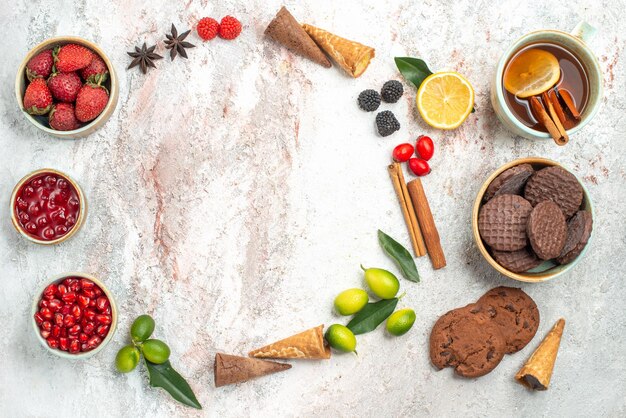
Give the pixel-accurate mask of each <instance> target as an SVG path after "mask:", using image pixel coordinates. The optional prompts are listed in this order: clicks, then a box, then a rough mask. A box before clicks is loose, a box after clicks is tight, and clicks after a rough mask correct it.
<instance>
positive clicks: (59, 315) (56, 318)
mask: <svg viewBox="0 0 626 418" xmlns="http://www.w3.org/2000/svg"><path fill="white" fill-rule="evenodd" d="M54 323H55V324H57V325H63V314H62V313H55V314H54Z"/></svg>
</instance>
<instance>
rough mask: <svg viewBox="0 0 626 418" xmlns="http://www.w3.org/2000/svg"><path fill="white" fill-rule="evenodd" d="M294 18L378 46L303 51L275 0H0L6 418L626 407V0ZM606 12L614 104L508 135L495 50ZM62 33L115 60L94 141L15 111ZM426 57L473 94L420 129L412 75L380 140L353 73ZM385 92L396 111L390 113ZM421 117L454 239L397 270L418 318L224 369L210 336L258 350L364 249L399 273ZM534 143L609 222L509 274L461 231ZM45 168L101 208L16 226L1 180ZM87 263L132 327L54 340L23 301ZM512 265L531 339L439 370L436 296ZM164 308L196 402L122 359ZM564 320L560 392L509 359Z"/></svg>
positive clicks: (602, 42)
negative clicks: (282, 31) (23, 233)
mask: <svg viewBox="0 0 626 418" xmlns="http://www.w3.org/2000/svg"><path fill="white" fill-rule="evenodd" d="M286 4H287V6H288V7H289V8H290V9H291V11H292V12H293V13H294V15H295V16H296V17H297V18H299V19H300V20H301V21H305V22H307V23H311V24H314V25H319V26H320V27H323V28H328V29H331V30H333V31H334V32H335V33H338V34H340V35H344V36H346V37H349V38H353V39H356V40H359V41H362V42H364V43H367V44H369V45H372V46H374V47H375V48H376V55H377V57H376V59H375V60H374V61H373V63H372V65H371V67H370V69H369V70H368V71H367V72H366V73H365V74H364V75H363V77H361V78H360V79H358V80H353V79H350V78H347V77H345V76H344V75H342V74H341V72H340V71H339V70H337V69H330V70H325V69H323V68H321V67H319V66H316V65H315V64H313V63H311V62H309V61H306V60H304V59H301V58H298V57H295V56H293V55H292V54H290V53H288V52H287V51H286V50H285V49H283V48H281V47H278V46H277V45H275V44H274V43H272V42H270V41H268V40H267V39H266V38H265V37H264V36H263V30H264V28H265V26H266V25H267V23H268V22H269V21H270V20H271V18H272V17H273V15H274V14H275V12H276V11H277V10H278V8H279V7H280V5H281V2H279V1H277V0H270V1H262V0H252V1H241V2H237V1H234V0H228V1H222V2H211V1H206V0H204V1H191V0H189V1H186V2H179V1H166V0H157V1H150V2H140V1H134V2H130V1H124V0H115V1H107V0H99V1H96V0H82V1H63V0H58V1H54V2H53V1H37V0H28V1H26V0H17V1H9V0H1V1H0V6H1V7H0V22H1V23H2V24H1V25H0V37H1V38H2V39H4V48H3V51H2V65H1V66H0V93H1V99H0V149H1V150H2V151H1V152H0V207H1V208H4V210H3V212H2V215H1V216H0V272H1V276H2V284H1V285H0V317H1V318H2V333H3V337H2V338H1V339H0V353H1V357H2V366H1V367H0V406H1V409H0V416H6V417H44V416H70V415H71V416H99V417H105V416H111V417H120V416H150V417H154V416H159V417H161V416H216V417H217V416H220V417H221V416H234V417H235V416H236V417H240V416H268V417H274V416H302V417H308V416H342V417H344V416H345V417H357V416H359V417H364V416H389V417H402V416H426V415H432V416H458V415H462V414H465V415H469V416H568V417H571V416H581V417H588V416H624V415H626V398H625V397H624V393H626V362H625V361H624V358H625V357H626V316H625V315H624V306H625V303H624V300H625V299H626V284H625V283H626V282H625V281H624V271H625V270H626V261H625V258H624V255H625V253H626V220H625V219H626V217H625V211H624V205H625V203H624V202H625V201H626V187H625V186H624V184H625V182H626V165H625V163H624V158H625V157H626V141H625V139H624V138H625V137H626V117H625V114H626V88H625V87H626V85H625V80H626V78H625V75H624V74H625V70H626V68H625V66H624V57H625V55H624V54H625V52H624V49H625V47H626V31H625V30H624V26H623V25H624V21H625V19H626V13H625V10H626V2H624V1H623V0H604V1H591V0H589V1H578V0H571V1H567V2H552V1H535V0H533V1H519V0H505V1H499V2H493V1H484V0H480V1H472V0H462V1H457V2H449V1H443V0H442V1H433V0H430V1H429V0H427V1H423V2H413V1H408V0H403V1H391V0H387V1H370V0H359V1H357V0H344V1H340V2H339V1H334V2H331V1H315V2H306V4H305V2H296V1H287V2H286ZM226 14H233V15H235V16H237V17H238V18H240V19H241V21H242V22H243V23H244V30H243V33H242V35H241V36H240V38H238V39H237V40H236V41H234V42H225V41H221V40H215V41H213V42H210V43H206V44H203V43H202V42H201V41H200V40H199V39H198V38H197V36H196V35H195V34H194V35H193V36H191V37H190V40H191V41H192V42H194V43H196V44H197V45H198V47H197V48H195V49H193V50H190V51H189V60H182V59H176V60H175V61H174V62H173V63H172V62H169V59H167V60H166V59H164V60H162V61H160V62H158V67H159V68H158V69H157V70H151V71H150V72H149V74H148V75H147V76H144V75H142V74H141V73H140V72H139V71H137V69H134V70H132V71H126V69H125V68H126V66H127V65H128V63H129V62H130V61H129V58H128V56H127V55H126V51H128V50H131V49H132V48H133V47H134V46H135V45H140V44H141V43H143V42H144V41H146V42H148V43H149V44H150V43H154V42H156V41H158V49H157V50H158V52H160V53H162V54H163V55H165V54H164V52H166V51H164V46H163V43H162V39H163V38H164V34H165V33H166V32H167V31H168V30H169V27H170V24H171V23H172V22H173V23H175V24H176V25H177V26H178V28H179V29H180V30H184V29H187V28H188V27H191V26H192V25H194V24H195V22H197V20H198V19H199V18H201V17H203V16H206V15H209V16H214V17H216V18H218V19H219V18H220V17H221V16H224V15H226ZM581 19H583V20H586V21H588V22H589V23H591V24H592V25H594V26H597V27H598V28H599V32H598V34H597V36H596V38H595V39H594V40H593V41H592V42H591V46H592V48H593V49H594V50H595V51H596V52H597V55H598V58H599V61H600V65H601V67H602V70H603V72H604V77H605V98H604V100H603V105H602V109H601V111H600V113H599V114H598V115H597V117H596V118H595V120H593V121H592V122H591V123H590V124H589V125H588V126H587V127H586V128H585V129H584V130H583V131H582V132H581V133H579V134H578V135H576V136H575V137H573V138H572V140H571V143H570V144H569V145H567V146H566V147H563V148H557V147H556V146H555V145H553V144H552V143H551V142H548V141H546V142H537V141H535V142H533V141H529V140H526V139H522V138H519V137H513V136H512V135H511V134H509V133H508V132H506V131H505V130H504V129H503V127H502V126H501V125H500V123H499V122H498V121H497V119H496V117H495V115H494V113H493V111H492V110H491V106H490V103H489V82H490V78H491V77H492V75H493V72H494V67H495V63H496V61H497V59H498V58H499V56H500V53H501V52H502V51H503V50H504V49H505V47H506V46H507V45H508V44H509V43H510V42H512V41H513V40H514V39H516V38H517V37H519V36H521V35H523V34H524V33H526V32H529V31H532V30H536V29H543V28H555V29H562V30H570V29H572V28H573V27H574V26H575V24H576V23H577V22H578V21H579V20H581ZM55 35H78V36H82V37H84V38H87V39H90V40H92V41H95V42H96V43H98V44H99V45H100V46H101V47H102V48H103V49H104V50H105V51H106V52H107V53H108V54H109V56H110V57H111V59H112V61H113V62H114V65H115V67H116V69H117V73H118V76H119V79H120V100H119V105H118V108H117V110H116V111H115V113H114V114H113V116H112V117H111V119H110V120H109V122H108V123H107V124H106V126H105V127H104V128H103V129H101V130H99V131H97V132H96V133H95V134H93V135H91V136H90V137H88V138H86V139H82V140H77V141H63V140H58V139H55V138H52V137H49V136H46V135H44V134H42V133H40V132H38V131H37V130H36V129H34V128H33V127H32V126H31V125H30V124H29V123H28V122H27V121H26V120H25V118H24V117H23V116H22V114H21V111H20V110H19V109H18V108H17V106H16V101H15V97H14V93H13V83H14V79H15V72H16V69H17V67H18V65H19V63H20V61H21V60H22V57H23V56H24V55H25V54H26V52H27V51H28V50H29V49H30V48H31V47H33V46H34V45H36V44H37V43H39V42H41V41H43V40H44V39H46V38H48V37H51V36H55ZM398 55H409V56H419V57H423V58H425V59H426V60H427V61H428V63H429V64H430V66H431V68H433V69H438V70H441V69H452V70H457V71H460V72H462V73H463V74H464V75H466V76H467V77H468V78H469V80H471V82H472V83H473V85H474V87H475V89H476V93H477V95H476V105H477V109H478V111H477V112H476V113H475V114H474V115H472V116H471V117H470V118H469V120H468V121H467V122H466V123H465V124H464V125H463V126H462V127H461V128H460V129H458V130H456V131H454V132H449V133H443V132H439V131H435V130H432V129H430V128H428V127H427V126H425V125H424V123H423V122H422V121H421V120H419V119H418V118H415V117H414V115H415V113H416V110H415V106H414V104H413V97H414V90H413V89H412V88H410V87H409V86H408V85H407V86H406V87H407V91H408V94H406V95H405V96H404V99H403V100H402V101H401V103H399V104H397V105H394V106H389V107H388V108H390V109H392V110H393V111H394V112H395V113H396V115H397V116H398V118H399V120H400V122H401V124H402V130H401V131H400V132H398V133H396V134H395V135H394V136H392V137H389V138H380V137H377V136H376V135H375V134H374V126H373V115H372V114H366V113H364V112H361V111H360V110H358V109H357V107H356V104H355V99H356V96H357V95H358V93H359V92H360V91H361V90H363V89H365V88H379V87H380V85H382V83H383V82H384V81H386V80H388V79H390V78H399V75H398V74H397V71H396V69H395V67H394V63H393V59H392V58H393V57H394V56H398ZM386 108H387V107H386ZM421 133H428V134H430V135H432V137H433V138H434V140H435V141H436V143H437V150H436V154H435V157H434V159H433V160H432V165H433V173H432V174H431V175H430V176H428V177H427V178H426V179H424V185H425V188H426V192H427V194H428V195H429V197H430V203H431V206H432V208H433V210H434V213H435V217H436V220H437V222H438V224H439V227H440V233H441V236H442V241H443V246H444V249H445V251H446V255H447V258H448V266H447V267H446V268H445V269H444V270H440V271H436V272H435V271H433V270H432V269H431V267H430V263H429V262H428V260H427V259H426V258H424V259H419V260H417V264H418V268H419V270H420V272H421V275H422V282H421V283H419V284H413V283H410V282H407V281H405V280H403V281H402V282H401V283H402V287H403V290H405V291H406V293H407V294H406V297H405V298H404V299H403V300H402V302H401V305H402V306H405V307H412V308H414V309H415V310H416V312H417V317H418V320H417V322H416V324H415V327H414V328H413V329H412V331H411V332H410V333H409V334H407V335H406V336H404V337H401V338H390V337H388V336H386V335H385V333H384V332H382V331H381V330H378V332H373V333H370V334H367V335H364V336H361V337H359V340H358V341H359V347H358V348H359V356H358V357H355V356H352V355H335V356H333V358H332V359H331V360H330V361H324V362H308V363H307V362H293V366H294V367H293V368H292V369H291V370H289V371H288V372H286V373H281V374H278V375H274V376H271V377H268V378H264V379H260V380H257V381H254V382H248V383H246V384H242V385H238V386H230V387H225V388H220V389H215V388H214V385H213V371H212V369H213V355H214V353H215V351H216V350H224V351H225V352H228V353H233V354H244V353H246V352H247V351H248V350H249V349H252V348H255V347H257V346H259V345H262V344H263V343H265V342H270V341H271V340H273V339H276V338H279V337H284V336H287V335H290V334H292V333H295V332H299V331H301V330H303V329H306V328H308V327H312V326H316V325H318V324H321V323H325V324H327V325H329V324H331V323H334V322H342V321H343V319H342V318H338V317H336V316H334V315H333V313H332V311H331V305H332V300H333V297H334V296H335V294H336V293H338V292H339V291H341V290H343V289H345V288H349V287H355V286H359V285H360V284H361V280H362V276H361V272H360V269H359V264H360V263H364V264H366V265H369V266H380V267H386V268H393V265H392V263H391V262H390V261H389V260H388V259H387V258H386V257H385V255H384V254H383V253H382V252H381V250H380V248H379V246H378V243H377V240H376V234H375V233H376V230H377V229H378V228H381V229H383V230H385V231H387V232H389V233H390V234H391V235H393V236H395V237H397V238H398V239H399V240H401V241H402V242H404V243H408V236H407V233H406V229H405V227H404V223H403V220H402V218H401V215H400V212H399V208H398V205H397V203H396V202H395V200H394V199H395V196H394V193H393V190H392V188H391V185H390V182H389V179H388V176H387V173H386V170H385V165H386V164H387V162H388V158H389V153H390V151H391V149H392V148H393V146H394V145H395V144H397V143H400V142H403V141H405V140H409V139H412V138H415V137H416V136H417V135H418V134H421ZM531 155H536V156H544V157H548V158H552V159H555V160H557V161H559V162H562V163H564V164H566V165H567V166H569V167H571V168H572V169H573V171H574V172H575V173H576V174H578V175H579V176H580V177H581V178H582V179H583V181H584V182H585V185H586V186H587V187H588V188H589V190H590V192H591V195H592V196H593V200H594V202H595V207H596V218H595V241H594V242H593V246H592V247H591V248H590V250H589V251H588V253H587V256H586V257H585V259H584V260H583V261H582V262H580V263H579V264H578V265H577V266H576V267H575V268H574V269H573V270H572V271H571V273H570V274H568V275H567V276H566V277H561V278H559V279H557V280H554V281H552V282H549V283H545V284H540V285H529V284H520V283H515V282H512V281H509V280H508V279H506V278H505V277H503V276H500V275H499V274H498V273H496V272H495V271H494V270H492V269H491V268H490V267H489V266H488V265H487V263H486V262H485V261H484V260H483V259H482V258H481V256H480V255H479V252H478V250H477V248H476V246H475V244H474V242H473V239H472V234H471V229H470V210H471V206H472V202H473V199H474V196H475V193H476V192H477V190H478V188H479V187H480V185H481V183H482V181H483V180H484V179H485V178H486V176H487V175H488V174H489V173H491V172H492V171H493V170H494V169H496V168H497V167H498V166H500V165H501V164H503V163H506V162H508V161H510V160H512V159H514V158H518V157H525V156H531ZM42 167H53V168H57V169H60V170H62V171H66V172H67V173H69V174H71V175H72V176H73V177H74V178H75V179H76V180H77V181H78V182H79V183H80V184H81V185H82V187H83V189H84V191H85V193H86V195H87V199H88V200H89V203H90V213H89V217H88V219H87V222H86V224H85V226H84V228H83V229H82V230H81V231H80V233H79V234H77V235H76V236H75V237H73V238H72V239H71V240H69V241H68V242H66V243H63V244H62V245H58V246H54V247H42V246H37V245H34V244H31V243H29V242H27V241H26V240H24V239H23V238H22V237H20V236H19V235H18V234H17V233H16V232H15V231H14V230H13V227H12V226H11V222H10V220H9V212H8V210H7V209H8V206H9V196H10V193H11V190H12V188H13V186H14V185H15V183H16V182H17V181H18V180H19V179H20V178H21V177H22V176H23V175H25V174H26V173H28V172H30V171H32V170H34V169H38V168H42ZM73 270H74V271H76V270H78V271H85V272H89V273H92V274H94V275H97V276H98V277H100V278H101V279H102V280H103V281H104V282H105V283H106V284H107V285H108V286H109V287H110V289H111V290H112V291H113V293H114V294H115V295H116V300H117V303H118V305H119V307H120V321H119V330H118V332H117V334H116V335H115V337H114V339H113V341H112V342H111V344H110V345H109V346H108V347H107V348H106V349H105V350H104V351H103V352H101V353H100V354H99V355H98V356H96V357H95V358H93V359H91V360H89V361H86V362H70V361H66V360H63V359H60V358H56V357H54V356H52V355H50V354H48V353H46V352H45V351H44V349H43V348H42V347H40V346H39V344H38V342H37V341H36V340H35V336H34V333H33V330H32V329H31V325H30V322H29V313H28V312H29V308H30V305H31V300H32V298H33V296H34V292H35V290H36V288H38V287H39V286H41V285H42V284H43V283H44V282H46V281H47V280H48V279H49V278H51V277H52V276H55V275H57V274H59V273H62V272H67V271H73ZM498 285H521V287H522V288H523V289H524V290H525V291H527V292H528V293H529V294H530V295H531V296H532V297H533V298H534V299H535V300H536V302H537V304H538V306H539V307H540V310H541V317H542V322H541V325H540V327H539V331H538V334H537V335H538V336H537V337H536V338H535V340H533V341H532V342H531V343H530V344H529V345H528V346H527V347H526V348H525V349H524V350H522V351H521V352H520V353H518V354H515V355H512V356H507V357H506V358H505V359H504V360H503V361H502V363H501V364H500V366H499V367H498V368H497V369H496V370H495V371H494V372H492V373H491V374H489V375H487V376H485V377H482V378H480V379H476V380H467V379H461V378H458V377H455V376H453V373H452V372H451V370H444V371H441V372H436V371H435V369H434V368H433V367H432V366H431V364H430V362H429V359H428V335H429V332H430V329H431V327H432V324H433V323H434V321H435V320H436V318H437V317H438V316H440V315H441V314H443V313H444V312H446V311H447V310H449V309H452V308H455V307H458V306H462V305H465V304H467V303H470V302H472V301H474V300H475V299H477V298H478V297H479V296H480V295H481V294H482V293H483V292H484V291H486V290H487V289H489V288H491V287H494V286H498ZM144 312H147V313H150V314H151V315H153V316H154V317H155V319H156V322H157V331H156V333H157V335H158V336H159V337H161V338H162V339H164V340H166V341H167V342H168V343H169V344H170V346H171V348H172V352H173V354H172V362H173V363H174V365H175V366H176V367H177V368H178V370H179V371H180V372H181V373H182V374H183V375H184V376H186V377H187V378H188V380H189V382H190V383H191V385H192V387H193V389H194V390H195V392H196V394H197V396H198V399H199V400H200V402H201V403H202V404H203V406H204V409H203V411H199V412H196V411H195V410H192V409H190V408H186V407H184V406H181V405H179V404H177V403H176V402H174V401H172V400H171V399H170V398H169V396H168V395H167V394H166V393H164V392H163V391H161V390H157V389H151V388H149V387H148V385H147V375H146V373H145V372H141V373H132V374H128V375H120V374H118V373H117V372H116V371H115V369H114V365H113V363H114V357H115V353H116V351H117V349H119V348H120V347H122V345H123V344H125V342H126V341H127V332H128V328H129V326H130V322H131V321H132V319H134V318H135V317H136V316H137V315H139V314H141V313H144ZM561 316H563V317H565V318H566V319H567V326H566V329H565V335H564V338H563V342H562V346H561V350H560V353H559V357H558V362H557V365H556V370H555V373H554V376H553V382H552V384H551V387H550V390H549V391H547V392H543V393H530V392H529V391H527V390H526V389H524V388H523V387H522V386H520V385H518V384H516V383H515V382H514V381H513V375H514V374H515V372H516V371H517V370H518V368H519V367H520V366H521V365H522V363H523V362H524V361H525V359H526V358H527V357H528V356H529V355H530V353H531V352H532V350H533V349H534V348H535V347H536V345H537V344H538V342H539V339H540V338H541V337H542V336H543V335H545V333H546V332H547V331H548V329H549V328H550V327H551V326H552V324H553V323H554V322H555V321H556V320H557V319H558V318H559V317H561Z"/></svg>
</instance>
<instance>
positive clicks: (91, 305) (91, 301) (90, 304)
mask: <svg viewBox="0 0 626 418" xmlns="http://www.w3.org/2000/svg"><path fill="white" fill-rule="evenodd" d="M89 307H90V308H95V307H96V300H95V299H91V300H90V301H89Z"/></svg>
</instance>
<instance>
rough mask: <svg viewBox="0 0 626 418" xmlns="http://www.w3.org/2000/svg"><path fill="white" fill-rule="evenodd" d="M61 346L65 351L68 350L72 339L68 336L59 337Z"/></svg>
mask: <svg viewBox="0 0 626 418" xmlns="http://www.w3.org/2000/svg"><path fill="white" fill-rule="evenodd" d="M59 348H60V349H61V350H63V351H67V350H68V349H69V348H70V341H69V340H68V339H67V338H63V337H61V338H59Z"/></svg>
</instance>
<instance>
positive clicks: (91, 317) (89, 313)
mask: <svg viewBox="0 0 626 418" xmlns="http://www.w3.org/2000/svg"><path fill="white" fill-rule="evenodd" d="M83 315H84V317H85V319H86V320H87V321H90V322H91V321H93V320H94V318H95V317H96V311H94V310H92V309H85V312H83Z"/></svg>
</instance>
